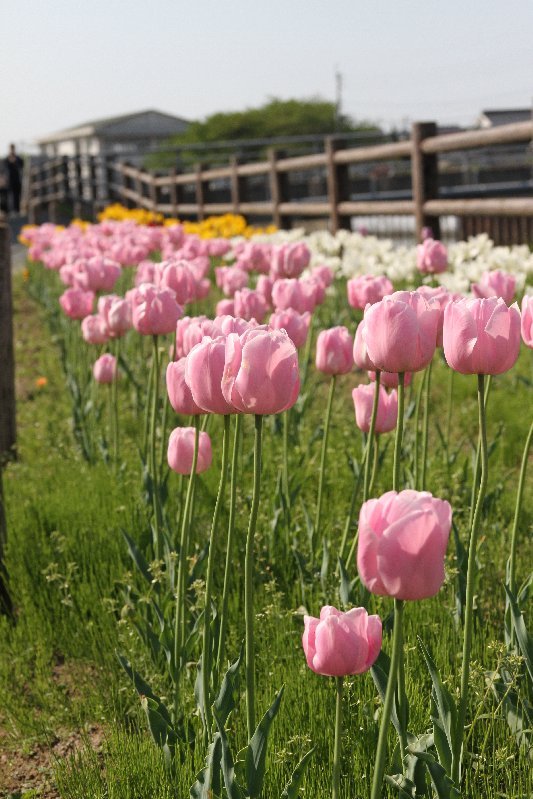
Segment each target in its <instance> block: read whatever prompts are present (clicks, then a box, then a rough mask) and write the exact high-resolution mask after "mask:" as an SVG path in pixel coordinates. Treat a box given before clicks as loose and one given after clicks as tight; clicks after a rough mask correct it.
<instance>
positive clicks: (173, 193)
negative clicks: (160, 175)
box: [169, 167, 178, 218]
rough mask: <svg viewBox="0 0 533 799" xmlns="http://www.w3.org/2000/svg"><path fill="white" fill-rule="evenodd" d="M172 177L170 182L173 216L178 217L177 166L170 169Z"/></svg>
mask: <svg viewBox="0 0 533 799" xmlns="http://www.w3.org/2000/svg"><path fill="white" fill-rule="evenodd" d="M170 177H171V178H172V180H171V183H170V186H169V188H170V204H171V206H172V216H173V217H174V218H176V217H177V216H178V184H177V183H176V167H172V169H171V170H170Z"/></svg>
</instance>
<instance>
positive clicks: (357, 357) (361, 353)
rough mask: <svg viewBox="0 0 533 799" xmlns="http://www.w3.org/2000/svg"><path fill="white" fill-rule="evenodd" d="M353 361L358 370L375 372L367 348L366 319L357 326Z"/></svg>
mask: <svg viewBox="0 0 533 799" xmlns="http://www.w3.org/2000/svg"><path fill="white" fill-rule="evenodd" d="M353 360H354V363H355V365H356V366H357V368H358V369H371V370H375V368H376V367H375V366H374V364H373V363H372V361H371V360H370V357H369V355H368V348H367V346H366V323H365V320H364V318H363V319H362V320H361V321H360V322H359V324H358V325H357V329H356V331H355V340H354V343H353Z"/></svg>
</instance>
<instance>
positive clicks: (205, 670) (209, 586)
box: [202, 414, 231, 739]
mask: <svg viewBox="0 0 533 799" xmlns="http://www.w3.org/2000/svg"><path fill="white" fill-rule="evenodd" d="M230 424H231V416H230V415H229V414H225V416H224V435H223V437H222V466H221V467H220V482H219V484H218V493H217V498H216V502H215V509H214V511H213V520H212V522H211V535H210V536H209V555H208V557H207V573H206V577H205V611H204V635H203V655H202V685H203V692H204V709H205V726H206V730H207V735H208V737H209V739H211V699H210V696H211V690H210V688H211V685H210V682H211V680H210V678H211V635H210V633H211V597H212V595H213V565H214V562H215V557H216V554H215V538H216V532H217V524H218V517H219V515H220V506H221V504H222V499H223V497H224V489H225V487H226V475H227V472H228V449H229V433H230Z"/></svg>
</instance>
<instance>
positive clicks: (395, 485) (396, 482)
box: [392, 372, 405, 491]
mask: <svg viewBox="0 0 533 799" xmlns="http://www.w3.org/2000/svg"><path fill="white" fill-rule="evenodd" d="M404 378H405V373H404V372H400V373H399V374H398V421H397V423H396V439H395V441H394V467H393V472H392V490H393V491H399V490H400V461H401V456H402V436H403V416H404V411H403V409H404V404H405V386H404Z"/></svg>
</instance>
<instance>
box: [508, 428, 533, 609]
mask: <svg viewBox="0 0 533 799" xmlns="http://www.w3.org/2000/svg"><path fill="white" fill-rule="evenodd" d="M532 438H533V421H532V422H531V425H530V427H529V433H528V434H527V438H526V444H525V447H524V454H523V455H522V465H521V467H520V477H519V479H518V490H517V492H516V506H515V512H514V519H513V527H512V531H511V555H510V558H509V588H510V590H511V593H512V594H515V595H516V590H517V586H516V539H517V533H518V522H519V521H520V512H521V510H522V499H523V496H524V483H525V479H526V469H527V461H528V456H529V449H530V447H531V440H532Z"/></svg>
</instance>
